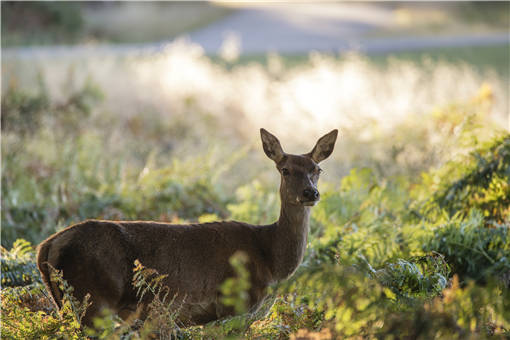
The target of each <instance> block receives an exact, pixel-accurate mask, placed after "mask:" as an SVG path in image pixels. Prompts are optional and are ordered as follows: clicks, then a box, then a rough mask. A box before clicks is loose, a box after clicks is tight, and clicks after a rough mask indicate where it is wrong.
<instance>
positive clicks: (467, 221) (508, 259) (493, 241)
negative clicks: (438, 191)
mask: <svg viewBox="0 0 510 340" xmlns="http://www.w3.org/2000/svg"><path fill="white" fill-rule="evenodd" d="M424 250H425V251H436V252H439V253H441V254H444V256H445V259H446V261H447V262H448V263H449V265H450V266H451V268H452V271H453V272H454V273H455V274H457V275H459V278H460V279H461V280H467V279H474V280H477V281H479V282H482V283H483V282H486V281H487V280H488V279H490V278H492V279H496V278H497V277H498V276H500V277H503V275H504V274H505V273H510V226H500V227H496V228H488V227H485V226H484V218H483V216H482V214H481V213H480V212H479V211H477V210H473V211H472V213H471V214H470V215H469V216H468V217H466V218H461V217H459V216H458V215H457V216H454V217H453V218H451V219H449V220H448V221H447V222H446V223H444V224H441V225H439V226H438V227H436V228H435V229H434V235H433V236H432V237H431V238H430V240H429V241H428V242H427V243H425V244H424ZM509 282H510V281H509Z"/></svg>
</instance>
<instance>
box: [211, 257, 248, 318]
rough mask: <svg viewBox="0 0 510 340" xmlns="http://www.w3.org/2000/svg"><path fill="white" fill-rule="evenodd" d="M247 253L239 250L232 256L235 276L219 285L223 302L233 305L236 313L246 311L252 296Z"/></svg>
mask: <svg viewBox="0 0 510 340" xmlns="http://www.w3.org/2000/svg"><path fill="white" fill-rule="evenodd" d="M248 260H249V259H248V257H247V256H246V254H244V253H242V252H239V253H236V254H234V255H232V257H231V258H230V265H231V266H232V268H233V269H234V272H235V276H234V277H232V278H228V279H226V280H225V282H223V283H222V284H221V286H220V287H219V289H220V292H221V294H222V297H221V302H222V303H223V304H224V305H225V306H229V307H233V308H234V311H235V312H236V314H242V313H245V312H246V311H247V310H248V308H247V306H248V302H249V299H250V296H249V295H248V290H249V289H250V286H251V285H250V272H249V271H248V269H246V264H247V263H248Z"/></svg>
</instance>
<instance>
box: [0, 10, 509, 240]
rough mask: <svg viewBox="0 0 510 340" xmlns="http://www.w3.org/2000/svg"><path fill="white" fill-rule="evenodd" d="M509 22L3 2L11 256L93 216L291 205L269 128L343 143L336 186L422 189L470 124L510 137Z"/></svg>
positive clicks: (464, 15)
mask: <svg viewBox="0 0 510 340" xmlns="http://www.w3.org/2000/svg"><path fill="white" fill-rule="evenodd" d="M509 12H510V11H509V3H508V2H362V3H361V2H360V3H358V2H325V3H321V4H315V3H306V2H296V3H256V2H250V3H235V2H110V1H99V2H51V1H49V2H8V1H7V2H2V155H3V156H2V158H3V162H2V170H3V174H2V194H3V195H2V207H3V211H4V213H3V216H2V221H3V222H4V228H3V229H2V236H4V237H2V244H4V243H7V244H8V243H9V242H11V241H12V240H13V239H14V237H15V235H17V234H18V233H20V234H21V235H24V234H27V235H25V237H28V238H29V239H31V240H33V241H40V239H41V238H42V236H43V235H47V234H48V233H49V232H52V231H53V230H54V229H55V228H57V229H58V228H61V227H62V226H64V225H66V224H67V223H69V222H70V221H74V220H76V219H81V218H89V217H98V218H99V217H101V218H143V217H146V218H149V217H150V218H154V219H163V220H172V219H175V218H177V217H179V218H189V219H191V220H193V219H196V218H197V216H201V215H202V214H212V215H213V216H215V215H218V216H219V217H222V218H225V217H230V216H233V215H232V213H231V211H229V210H228V209H227V208H226V205H227V204H228V203H229V202H235V201H236V200H237V199H240V200H241V199H242V198H243V193H242V192H241V193H240V192H239V190H238V188H239V187H242V186H245V185H248V186H249V185H258V186H261V187H263V188H269V189H270V190H268V192H271V193H275V192H276V190H273V189H275V188H276V185H277V182H278V174H277V173H276V171H275V170H274V169H273V165H272V163H271V161H270V160H268V159H266V158H265V156H264V155H263V152H262V149H261V146H260V141H259V128H260V127H264V128H266V129H268V130H269V131H271V132H273V133H274V134H276V135H277V136H278V137H279V138H280V140H281V142H282V145H283V147H284V149H285V150H286V151H288V152H294V153H304V152H307V151H309V150H310V149H311V148H312V147H313V145H314V143H315V141H316V140H317V138H319V137H320V136H322V135H323V134H325V133H326V132H328V131H330V130H332V129H334V128H339V129H340V131H341V138H340V139H339V140H338V142H337V146H336V151H335V153H334V154H333V156H332V159H330V160H328V161H327V164H325V165H324V168H325V170H326V171H325V174H324V180H323V181H324V183H332V185H337V184H336V183H339V181H340V179H341V178H342V177H343V176H345V175H346V174H348V173H349V172H350V171H351V169H353V168H360V167H368V168H370V169H371V171H374V172H375V173H376V174H377V176H380V177H381V178H383V177H384V176H398V175H406V176H418V175H419V174H420V173H421V172H423V171H426V170H428V169H431V168H433V167H436V166H438V165H441V164H442V163H444V162H445V161H447V160H451V159H453V158H454V157H455V155H457V154H459V153H462V151H463V150H465V148H466V143H467V142H466V141H465V136H464V135H463V134H462V133H461V131H463V129H464V128H465V127H466V126H469V127H470V128H472V129H473V131H476V133H474V132H473V133H472V136H476V138H477V139H478V140H479V141H483V140H484V138H489V137H491V136H492V135H493V134H494V133H495V131H497V130H508V129H509V82H508V79H509V74H510V73H509V37H508V29H509ZM190 183H191V184H192V185H191V184H190ZM253 183H256V184H253ZM324 185H326V184H324ZM236 190H238V191H236ZM202 191H203V192H202ZM136 195H139V196H141V197H138V198H134V196H136ZM147 195H148V196H150V197H153V199H154V202H153V203H150V204H149V205H148V206H143V204H144V203H143V202H146V203H147V202H148V201H150V200H148V201H147V197H148V196H147ZM144 197H145V198H144ZM156 201H157V202H156ZM183 201H187V203H182V202H183ZM150 202H152V201H150ZM197 202H198V203H197ZM268 202H272V203H274V204H273V205H274V207H268V211H270V212H268V216H269V217H267V218H266V220H267V219H269V218H270V217H274V216H275V214H276V213H277V204H276V203H275V202H277V201H275V198H274V197H273V201H271V200H269V201H268ZM147 204H148V203H147ZM151 204H156V205H157V207H155V206H153V205H151ZM268 204H269V203H268ZM269 205H271V204H269ZM34 211H36V212H34ZM234 216H235V215H234ZM5 226H7V228H6V227H5ZM11 228H12V229H11ZM32 229H33V230H34V231H33V232H32V231H28V230H32Z"/></svg>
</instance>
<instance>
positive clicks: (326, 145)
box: [308, 129, 338, 163]
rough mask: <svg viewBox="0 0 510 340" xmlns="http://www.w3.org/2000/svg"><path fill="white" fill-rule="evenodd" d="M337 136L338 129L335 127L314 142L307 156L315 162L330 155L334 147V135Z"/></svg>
mask: <svg viewBox="0 0 510 340" xmlns="http://www.w3.org/2000/svg"><path fill="white" fill-rule="evenodd" d="M337 136H338V130H337V129H335V130H333V131H331V132H330V133H328V134H326V135H324V136H322V137H321V138H319V140H318V141H317V144H315V147H314V148H313V150H312V151H311V152H310V153H309V154H308V156H309V157H310V158H311V159H313V161H314V162H315V163H319V162H322V161H323V160H325V159H326V158H328V157H329V155H331V153H332V152H333V149H334V148H335V142H336V137H337Z"/></svg>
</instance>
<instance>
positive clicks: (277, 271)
mask: <svg viewBox="0 0 510 340" xmlns="http://www.w3.org/2000/svg"><path fill="white" fill-rule="evenodd" d="M309 220H310V207H305V206H302V205H296V204H289V203H287V202H285V201H283V200H282V207H281V211H280V218H279V219H278V221H277V222H276V225H275V235H274V237H273V240H272V252H271V253H272V254H273V276H274V278H275V279H276V280H278V281H279V280H283V279H286V278H287V277H289V276H290V275H292V273H294V271H295V270H296V269H297V267H298V266H299V265H300V264H301V261H303V256H304V254H305V250H306V244H307V240H308V230H309Z"/></svg>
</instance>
